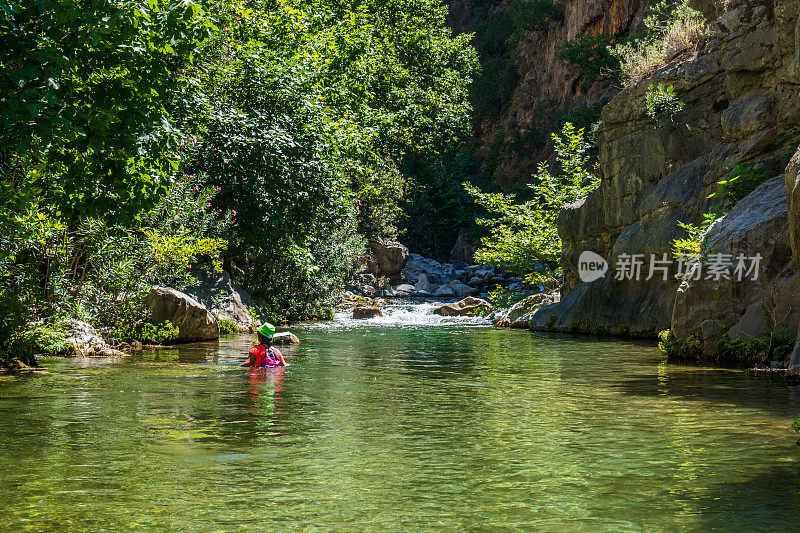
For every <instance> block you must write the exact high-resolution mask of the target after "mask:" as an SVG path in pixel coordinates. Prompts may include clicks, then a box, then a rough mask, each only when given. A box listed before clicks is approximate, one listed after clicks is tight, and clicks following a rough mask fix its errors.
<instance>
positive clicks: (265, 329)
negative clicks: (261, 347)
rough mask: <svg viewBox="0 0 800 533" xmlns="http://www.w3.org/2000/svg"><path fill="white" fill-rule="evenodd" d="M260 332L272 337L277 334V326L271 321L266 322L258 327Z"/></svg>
mask: <svg viewBox="0 0 800 533" xmlns="http://www.w3.org/2000/svg"><path fill="white" fill-rule="evenodd" d="M258 332H259V333H261V334H262V335H264V336H265V337H268V338H270V339H271V338H272V337H274V336H275V326H273V325H272V324H270V323H269V322H264V324H262V325H261V327H260V328H258Z"/></svg>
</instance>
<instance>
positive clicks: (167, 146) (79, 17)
mask: <svg viewBox="0 0 800 533" xmlns="http://www.w3.org/2000/svg"><path fill="white" fill-rule="evenodd" d="M211 28H212V24H211V19H210V18H209V16H208V15H207V14H206V12H205V11H204V9H203V7H202V3H200V2H195V1H192V0H186V1H183V2H174V1H167V0H150V1H144V0H139V1H122V0H90V1H87V2H81V3H78V4H76V3H75V2H72V1H67V0H40V1H37V2H29V1H22V0H9V1H6V2H4V3H3V6H2V8H1V9H0V38H2V46H0V94H2V95H3V97H2V99H0V180H1V181H2V190H0V202H2V203H3V204H7V203H9V202H19V201H20V198H19V197H18V196H19V195H18V193H16V192H15V191H14V190H15V189H19V188H25V189H31V190H32V194H34V195H35V196H38V197H42V198H45V199H46V200H47V202H48V204H49V205H52V206H53V207H54V208H55V212H56V214H58V213H61V214H62V215H63V216H65V217H67V218H69V219H73V220H74V219H76V218H79V217H81V216H87V215H89V216H94V215H102V216H112V217H115V218H118V219H120V220H131V219H132V218H134V217H135V216H136V214H137V213H138V212H139V211H140V210H141V209H143V208H146V207H147V206H148V205H152V201H154V199H157V197H158V194H159V193H162V192H163V191H165V190H166V188H167V187H168V177H169V176H170V175H171V173H172V171H173V170H174V164H173V163H174V160H175V158H176V155H175V150H174V149H175V148H176V147H177V145H178V142H179V139H178V134H177V133H178V132H176V131H175V130H174V128H173V126H172V124H171V121H170V112H169V111H170V107H171V106H172V101H171V99H172V97H173V96H174V95H175V94H177V93H176V89H177V87H178V86H180V85H181V84H183V83H185V80H184V79H183V78H182V76H181V72H182V71H183V69H185V68H186V67H187V66H188V65H189V64H191V61H192V59H193V57H194V55H195V53H196V51H197V49H198V46H199V44H200V43H201V42H202V41H203V40H204V39H205V38H206V37H207V36H208V35H209V32H210V30H211Z"/></svg>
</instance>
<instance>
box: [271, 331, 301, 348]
mask: <svg viewBox="0 0 800 533" xmlns="http://www.w3.org/2000/svg"><path fill="white" fill-rule="evenodd" d="M272 344H274V345H276V346H285V345H289V344H300V339H299V338H297V335H295V334H294V333H292V332H291V331H282V332H280V333H276V334H275V335H274V336H273V337H272Z"/></svg>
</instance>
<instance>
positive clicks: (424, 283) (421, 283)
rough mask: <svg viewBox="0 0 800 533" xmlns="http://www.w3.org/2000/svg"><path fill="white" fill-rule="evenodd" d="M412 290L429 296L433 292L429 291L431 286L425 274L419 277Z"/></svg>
mask: <svg viewBox="0 0 800 533" xmlns="http://www.w3.org/2000/svg"><path fill="white" fill-rule="evenodd" d="M414 289H415V290H416V291H417V292H427V293H429V294H430V293H432V292H433V290H431V284H430V282H429V281H428V276H426V275H425V274H420V275H419V278H418V279H417V283H416V285H414Z"/></svg>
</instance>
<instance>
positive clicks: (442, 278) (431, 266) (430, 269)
mask: <svg viewBox="0 0 800 533" xmlns="http://www.w3.org/2000/svg"><path fill="white" fill-rule="evenodd" d="M420 274H425V276H426V277H427V278H428V281H429V282H430V283H436V284H439V285H441V284H445V283H450V282H451V281H452V280H453V278H455V275H456V269H455V268H453V265H450V264H447V263H445V264H442V263H440V262H438V261H436V260H434V259H430V258H427V257H422V256H421V255H419V254H410V255H409V256H408V261H407V262H406V266H405V268H403V271H402V277H403V279H404V280H405V281H406V282H407V283H416V282H417V281H418V280H419V275H420Z"/></svg>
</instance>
